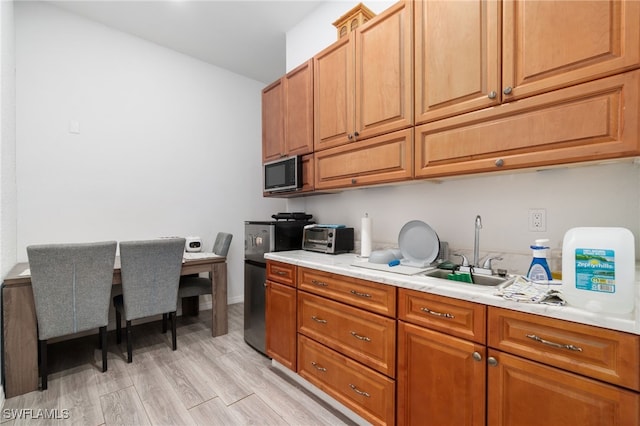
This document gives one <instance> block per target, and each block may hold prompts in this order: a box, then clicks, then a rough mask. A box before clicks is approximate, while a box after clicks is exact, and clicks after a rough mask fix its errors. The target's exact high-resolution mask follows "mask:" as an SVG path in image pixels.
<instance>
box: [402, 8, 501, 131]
mask: <svg viewBox="0 0 640 426" xmlns="http://www.w3.org/2000/svg"><path fill="white" fill-rule="evenodd" d="M499 5H500V4H499V2H498V1H495V0H492V1H485V0H473V1H417V2H415V15H416V16H415V39H416V48H415V72H416V75H415V85H416V88H415V114H416V117H415V122H416V124H418V123H425V122H428V121H433V120H438V119H440V118H444V117H449V116H452V115H457V114H462V113H465V112H469V111H473V110H477V109H481V108H486V107H489V106H492V105H498V104H499V103H500V101H501V93H502V91H501V82H500V63H501V59H500V38H499V37H500V27H499V23H500V21H499V20H500V8H499Z"/></svg>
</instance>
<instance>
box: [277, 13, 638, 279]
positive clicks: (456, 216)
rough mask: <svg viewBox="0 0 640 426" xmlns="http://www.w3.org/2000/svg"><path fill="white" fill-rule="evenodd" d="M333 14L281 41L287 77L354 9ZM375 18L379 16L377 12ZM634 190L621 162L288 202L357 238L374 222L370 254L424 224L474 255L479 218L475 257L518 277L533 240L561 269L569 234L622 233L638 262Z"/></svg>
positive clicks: (633, 168) (629, 165) (630, 168)
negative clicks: (596, 229)
mask: <svg viewBox="0 0 640 426" xmlns="http://www.w3.org/2000/svg"><path fill="white" fill-rule="evenodd" d="M367 5H369V2H367ZM373 5H375V3H374V4H373ZM337 6H339V7H338V10H336V3H330V4H327V5H326V6H325V5H323V6H321V7H320V8H318V9H317V10H316V11H315V14H314V15H313V16H309V17H308V18H307V19H305V20H304V21H303V22H301V23H300V24H299V25H298V26H296V27H295V28H293V29H292V30H291V31H289V32H288V33H287V68H288V69H290V68H291V67H293V66H295V65H297V63H300V62H303V61H304V60H305V58H309V57H311V56H313V55H314V54H315V53H317V51H319V50H321V47H319V45H320V44H321V43H324V44H323V46H328V45H329V44H331V43H332V42H334V41H335V39H336V34H335V32H331V31H328V30H327V28H329V29H331V28H332V26H331V25H330V24H331V22H333V20H335V19H336V18H337V17H339V16H340V15H341V14H342V13H344V12H345V11H347V10H348V9H349V8H350V7H352V6H353V4H351V3H346V4H345V3H343V2H340V3H339V4H338V5H337ZM372 10H374V8H373V7H372ZM374 11H375V12H376V13H379V10H378V9H375V10H374ZM307 40H311V41H313V43H307V42H306V41H307ZM289 58H291V61H289ZM639 188H640V168H639V167H638V166H637V165H635V164H634V163H633V162H632V161H631V160H627V161H625V162H622V163H619V164H603V165H592V166H587V167H577V168H560V169H555V170H546V171H529V172H519V173H509V174H501V175H491V176H489V175H477V176H470V177H466V178H459V179H449V180H444V181H442V182H441V183H433V182H428V181H419V182H418V183H412V184H405V185H396V186H387V187H377V188H365V189H356V190H349V191H345V192H342V193H339V194H332V195H320V196H310V197H305V198H300V199H292V200H290V201H289V202H288V208H289V210H291V211H302V210H305V211H307V212H309V213H312V214H313V215H314V216H315V217H316V220H318V221H320V222H325V223H344V224H346V225H348V226H353V227H354V228H356V237H357V236H358V235H359V228H360V218H361V217H362V216H364V214H365V212H368V213H369V216H370V217H372V219H373V241H374V249H375V248H376V246H378V247H381V246H387V245H393V244H397V240H398V233H399V232H400V229H401V228H402V226H403V225H404V224H405V223H406V222H408V221H410V220H413V219H419V220H423V221H425V222H426V223H428V224H429V225H431V227H432V228H434V230H435V231H436V232H437V233H438V236H439V237H440V239H441V240H444V241H447V242H449V244H450V245H451V247H452V248H453V249H454V250H456V251H461V252H466V253H467V254H468V253H469V252H470V251H471V250H472V248H473V240H474V218H475V216H476V215H477V214H480V215H481V216H482V222H483V229H482V230H481V231H480V250H481V254H482V255H486V254H487V252H492V253H499V254H503V255H505V257H506V259H505V261H503V262H502V263H499V262H498V263H496V266H499V267H507V268H509V269H510V270H512V271H515V272H521V273H524V272H526V270H527V268H528V266H529V262H530V250H529V245H530V244H531V243H533V242H534V240H535V239H537V238H549V239H550V240H551V241H550V245H551V247H552V249H554V250H553V256H554V258H553V261H552V262H551V267H552V269H561V266H560V262H559V255H560V249H561V247H562V238H563V236H564V233H565V232H566V231H567V230H568V229H570V228H572V227H576V226H621V227H625V228H628V229H630V230H631V231H632V232H633V233H634V235H635V238H636V255H637V256H638V255H640V249H639V247H640V192H639ZM530 208H545V209H546V211H547V232H544V233H538V232H529V231H528V210H529V209H530Z"/></svg>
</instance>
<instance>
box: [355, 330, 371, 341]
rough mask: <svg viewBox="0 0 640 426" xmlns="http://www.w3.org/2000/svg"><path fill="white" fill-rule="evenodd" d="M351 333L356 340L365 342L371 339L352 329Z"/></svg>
mask: <svg viewBox="0 0 640 426" xmlns="http://www.w3.org/2000/svg"><path fill="white" fill-rule="evenodd" d="M351 335H352V336H353V337H355V338H356V339H358V340H362V341H365V342H370V341H371V339H370V338H368V337H367V336H361V335H359V334H358V333H356V332H355V331H352V332H351Z"/></svg>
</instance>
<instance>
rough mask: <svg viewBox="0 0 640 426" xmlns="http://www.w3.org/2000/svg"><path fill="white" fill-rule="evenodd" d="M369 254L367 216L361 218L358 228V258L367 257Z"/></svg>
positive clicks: (369, 221)
mask: <svg viewBox="0 0 640 426" xmlns="http://www.w3.org/2000/svg"><path fill="white" fill-rule="evenodd" d="M370 254H371V218H370V217H369V215H368V214H365V217H363V218H362V224H361V226H360V256H361V257H369V255H370Z"/></svg>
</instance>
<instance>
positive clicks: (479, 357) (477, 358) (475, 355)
mask: <svg viewBox="0 0 640 426" xmlns="http://www.w3.org/2000/svg"><path fill="white" fill-rule="evenodd" d="M473 359H474V361H482V355H480V352H474V353H473Z"/></svg>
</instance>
